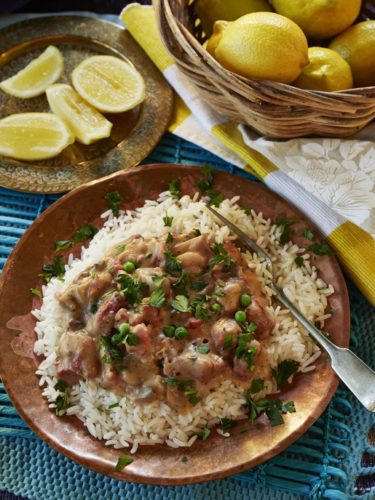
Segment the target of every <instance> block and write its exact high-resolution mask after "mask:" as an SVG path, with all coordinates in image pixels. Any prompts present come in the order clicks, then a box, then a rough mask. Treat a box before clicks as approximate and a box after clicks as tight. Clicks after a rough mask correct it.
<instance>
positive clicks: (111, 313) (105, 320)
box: [87, 292, 126, 337]
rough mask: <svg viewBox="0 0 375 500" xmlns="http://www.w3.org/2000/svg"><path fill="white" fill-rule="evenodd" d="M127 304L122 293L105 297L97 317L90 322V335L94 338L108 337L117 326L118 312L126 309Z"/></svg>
mask: <svg viewBox="0 0 375 500" xmlns="http://www.w3.org/2000/svg"><path fill="white" fill-rule="evenodd" d="M125 303H126V301H125V298H124V296H123V295H121V293H120V292H114V293H112V294H111V295H109V296H108V297H105V299H103V302H101V304H100V305H99V308H98V311H97V313H96V314H95V316H93V317H92V318H90V320H89V321H88V324H87V330H88V332H89V334H90V335H91V336H93V337H96V336H98V335H108V334H109V333H110V331H111V330H112V328H113V326H114V324H115V317H116V314H117V312H118V311H119V310H120V309H121V308H122V307H124V305H125Z"/></svg>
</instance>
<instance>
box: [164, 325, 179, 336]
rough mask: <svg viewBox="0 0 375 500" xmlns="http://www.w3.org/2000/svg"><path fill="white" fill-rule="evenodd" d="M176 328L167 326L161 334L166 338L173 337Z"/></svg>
mask: <svg viewBox="0 0 375 500" xmlns="http://www.w3.org/2000/svg"><path fill="white" fill-rule="evenodd" d="M175 331H176V327H175V326H174V325H167V326H165V327H164V330H163V333H164V335H165V336H166V337H174V334H175Z"/></svg>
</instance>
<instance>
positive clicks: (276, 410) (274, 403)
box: [246, 390, 296, 427]
mask: <svg viewBox="0 0 375 500" xmlns="http://www.w3.org/2000/svg"><path fill="white" fill-rule="evenodd" d="M246 404H247V407H248V410H249V418H250V420H251V421H254V420H255V419H256V418H258V417H259V415H261V414H262V413H265V414H266V415H267V417H268V419H269V421H270V422H271V425H272V427H274V426H276V425H280V424H283V423H284V419H283V416H282V414H283V413H294V412H295V411H296V410H295V407H294V403H293V401H288V403H286V404H283V403H282V401H280V399H266V398H263V399H259V400H258V401H254V400H253V398H252V395H251V392H250V390H249V391H247V393H246Z"/></svg>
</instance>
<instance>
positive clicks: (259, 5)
mask: <svg viewBox="0 0 375 500" xmlns="http://www.w3.org/2000/svg"><path fill="white" fill-rule="evenodd" d="M194 11H195V13H196V15H197V16H198V17H199V19H200V20H201V22H202V27H203V29H204V32H205V33H206V35H207V36H211V34H212V31H213V25H214V22H215V21H218V20H223V21H234V20H235V19H238V18H239V17H241V16H244V15H245V14H250V13H251V12H259V11H268V12H269V11H272V8H271V6H270V4H269V3H268V2H267V0H235V1H234V2H228V0H196V2H194Z"/></svg>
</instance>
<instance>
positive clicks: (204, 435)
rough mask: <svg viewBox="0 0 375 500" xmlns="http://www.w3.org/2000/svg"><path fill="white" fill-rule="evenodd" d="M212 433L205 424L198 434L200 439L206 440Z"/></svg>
mask: <svg viewBox="0 0 375 500" xmlns="http://www.w3.org/2000/svg"><path fill="white" fill-rule="evenodd" d="M210 434H211V431H210V429H209V428H208V427H207V425H205V426H204V427H203V430H202V432H200V433H199V434H198V436H199V437H200V439H201V440H202V441H206V439H208V437H209V435H210Z"/></svg>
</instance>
